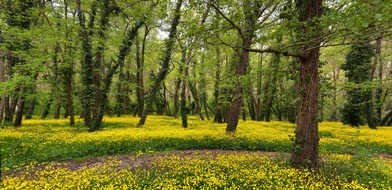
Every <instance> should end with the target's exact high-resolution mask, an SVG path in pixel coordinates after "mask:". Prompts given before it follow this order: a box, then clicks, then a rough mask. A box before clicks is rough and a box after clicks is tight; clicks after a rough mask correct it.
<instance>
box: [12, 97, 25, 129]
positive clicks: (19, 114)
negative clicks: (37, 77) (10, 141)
mask: <svg viewBox="0 0 392 190" xmlns="http://www.w3.org/2000/svg"><path fill="white" fill-rule="evenodd" d="M24 107H25V97H24V96H23V95H22V97H20V98H19V100H18V106H17V109H16V117H15V123H14V127H20V126H21V125H22V119H23V111H24Z"/></svg>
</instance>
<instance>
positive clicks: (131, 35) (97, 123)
mask: <svg viewBox="0 0 392 190" xmlns="http://www.w3.org/2000/svg"><path fill="white" fill-rule="evenodd" d="M143 24H144V21H138V22H137V23H136V24H135V25H134V27H133V28H132V29H131V30H129V31H128V32H127V35H126V37H125V39H124V40H123V43H122V45H121V46H120V50H119V55H118V57H117V61H116V63H115V64H114V65H112V66H111V67H110V68H109V69H108V71H107V72H106V75H105V78H104V80H103V87H102V89H101V92H100V94H101V102H100V106H99V112H98V116H97V117H96V118H95V120H94V126H93V131H96V130H99V129H100V128H101V123H102V119H103V115H104V114H105V111H106V107H107V104H108V93H109V91H110V86H111V84H112V78H113V75H114V73H115V72H116V70H117V68H118V67H119V66H120V65H124V62H125V57H126V56H127V55H128V53H129V51H130V48H131V46H132V44H133V40H134V39H135V37H137V34H138V30H139V28H140V27H141V26H142V25H143Z"/></svg>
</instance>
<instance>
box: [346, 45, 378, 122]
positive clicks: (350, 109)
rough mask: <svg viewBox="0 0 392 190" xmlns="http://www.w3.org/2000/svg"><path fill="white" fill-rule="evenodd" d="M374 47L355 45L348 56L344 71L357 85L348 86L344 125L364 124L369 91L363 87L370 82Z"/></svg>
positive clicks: (350, 80)
mask: <svg viewBox="0 0 392 190" xmlns="http://www.w3.org/2000/svg"><path fill="white" fill-rule="evenodd" d="M372 57H373V47H372V45H371V44H369V43H365V44H356V45H353V46H352V48H351V51H350V52H349V53H348V54H347V56H346V63H345V64H343V65H342V69H343V70H345V71H346V73H345V74H346V77H347V78H348V81H349V82H351V83H353V84H355V85H354V86H353V87H350V86H348V88H347V95H346V100H347V102H346V104H345V105H344V108H343V110H342V115H343V123H345V124H349V125H351V126H355V127H358V126H359V125H363V124H364V116H365V111H366V110H365V109H366V108H365V103H366V98H367V97H366V96H369V94H368V93H366V92H368V89H366V88H365V87H363V85H364V82H366V81H368V80H369V76H370V71H371V69H372V65H371V58H372Z"/></svg>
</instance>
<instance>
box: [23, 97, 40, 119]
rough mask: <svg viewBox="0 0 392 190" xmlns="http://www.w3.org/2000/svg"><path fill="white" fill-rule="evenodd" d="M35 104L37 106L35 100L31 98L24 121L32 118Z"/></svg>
mask: <svg viewBox="0 0 392 190" xmlns="http://www.w3.org/2000/svg"><path fill="white" fill-rule="evenodd" d="M36 104H37V99H36V98H33V99H32V100H31V101H30V104H29V108H28V110H27V113H26V117H25V118H26V119H32V118H33V114H34V109H35V105H36Z"/></svg>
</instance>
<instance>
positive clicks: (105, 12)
mask: <svg viewBox="0 0 392 190" xmlns="http://www.w3.org/2000/svg"><path fill="white" fill-rule="evenodd" d="M96 2H97V1H96ZM101 3H102V4H100V6H101V7H102V11H101V16H100V20H99V29H98V31H97V33H98V36H99V39H100V41H99V43H98V47H97V53H96V54H95V62H94V68H95V69H94V111H93V118H96V117H97V115H98V110H99V105H100V102H101V94H100V93H99V92H100V89H101V72H102V71H101V70H102V68H101V67H102V66H101V65H102V60H103V55H104V49H105V40H106V30H107V28H108V24H109V15H110V12H111V6H110V4H109V0H104V1H101ZM92 20H93V19H92ZM91 26H92V24H91ZM90 29H93V28H90Z"/></svg>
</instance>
